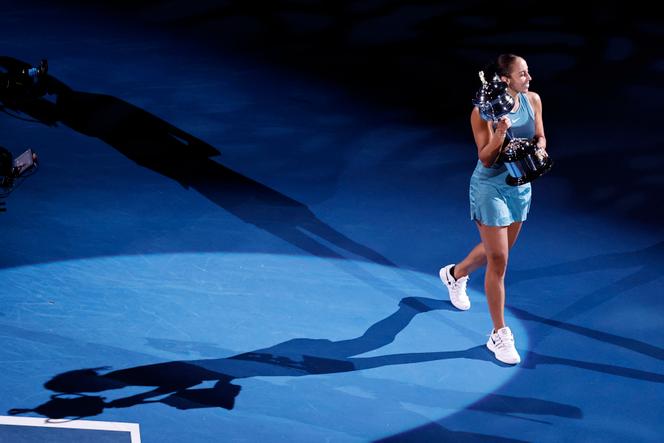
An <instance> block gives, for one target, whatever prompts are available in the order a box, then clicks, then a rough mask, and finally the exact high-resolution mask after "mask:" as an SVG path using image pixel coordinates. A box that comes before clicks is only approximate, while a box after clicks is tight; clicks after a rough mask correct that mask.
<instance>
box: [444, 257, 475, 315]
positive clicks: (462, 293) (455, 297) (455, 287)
mask: <svg viewBox="0 0 664 443" xmlns="http://www.w3.org/2000/svg"><path fill="white" fill-rule="evenodd" d="M452 266H454V264H451V265H447V266H445V267H444V268H441V269H440V272H439V273H438V274H439V275H440V279H441V280H442V282H443V283H444V284H445V286H447V292H449V293H450V301H451V302H452V304H453V305H454V307H456V308H457V309H461V310H462V311H467V310H468V309H470V299H469V298H468V294H466V284H467V283H468V280H469V277H468V276H465V277H461V278H460V279H458V280H456V279H455V278H454V277H452V274H450V269H452Z"/></svg>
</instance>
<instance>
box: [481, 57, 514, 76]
mask: <svg viewBox="0 0 664 443" xmlns="http://www.w3.org/2000/svg"><path fill="white" fill-rule="evenodd" d="M517 58H521V57H520V56H518V55H514V54H500V55H499V56H498V58H497V59H496V60H494V61H492V62H491V63H489V64H488V65H486V67H485V68H484V76H485V77H486V78H489V79H490V78H492V77H493V76H494V74H498V76H503V75H504V76H506V77H507V76H509V75H510V68H511V67H512V64H513V63H514V62H515V61H516V59H517Z"/></svg>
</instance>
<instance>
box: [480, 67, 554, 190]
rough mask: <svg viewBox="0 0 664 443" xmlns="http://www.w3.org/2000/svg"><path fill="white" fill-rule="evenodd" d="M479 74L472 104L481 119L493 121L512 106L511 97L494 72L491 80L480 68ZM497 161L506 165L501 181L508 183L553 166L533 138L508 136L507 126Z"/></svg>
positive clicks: (527, 178)
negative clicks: (487, 79)
mask: <svg viewBox="0 0 664 443" xmlns="http://www.w3.org/2000/svg"><path fill="white" fill-rule="evenodd" d="M479 76H480V80H481V81H482V87H481V88H480V90H479V91H477V95H476V96H475V99H474V100H473V104H474V105H475V106H477V108H478V109H479V111H480V117H482V119H483V120H486V121H492V122H497V121H498V120H500V119H501V118H502V117H503V116H505V115H507V114H509V113H510V111H511V110H512V108H514V98H513V97H512V96H511V95H510V94H509V93H508V92H507V83H505V82H503V81H501V80H500V77H498V74H495V75H494V76H493V79H492V80H491V82H487V81H486V79H485V78H484V72H483V71H480V72H479ZM498 160H500V161H501V162H503V163H504V164H505V167H506V168H507V172H508V174H509V175H508V176H507V177H506V178H505V182H506V183H507V184H508V185H510V186H519V185H523V184H524V183H528V182H531V181H533V180H535V179H536V178H537V177H539V176H541V175H543V174H545V173H546V172H548V171H549V170H550V169H551V167H552V166H553V161H552V160H551V159H550V158H549V156H548V154H547V153H546V151H545V150H544V149H542V148H539V147H537V145H536V144H535V142H534V141H533V140H528V139H525V138H514V137H512V133H511V131H510V130H509V129H508V130H507V141H506V144H505V145H503V148H502V150H501V152H500V155H499V156H498Z"/></svg>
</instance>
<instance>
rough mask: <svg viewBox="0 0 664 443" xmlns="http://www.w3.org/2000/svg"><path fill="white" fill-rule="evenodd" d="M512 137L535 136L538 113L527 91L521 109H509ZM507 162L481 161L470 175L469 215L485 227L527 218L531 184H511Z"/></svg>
mask: <svg viewBox="0 0 664 443" xmlns="http://www.w3.org/2000/svg"><path fill="white" fill-rule="evenodd" d="M507 116H508V118H509V119H510V120H511V122H512V127H511V128H510V133H511V136H512V138H527V139H532V138H533V137H534V136H535V114H534V112H533V108H532V106H531V105H530V102H529V101H528V97H527V96H526V94H523V93H519V108H518V109H517V110H516V111H514V112H510V113H509V114H508V115H507ZM507 176H508V172H507V168H506V167H505V165H504V164H503V163H502V162H500V161H497V162H496V163H495V164H494V165H492V166H490V167H488V168H487V167H486V166H484V165H483V164H482V162H481V161H479V160H478V161H477V166H475V170H474V171H473V175H472V176H471V177H470V218H471V220H476V221H479V222H480V223H482V224H483V225H485V226H509V225H510V224H512V223H514V222H518V221H524V220H525V219H526V218H527V217H528V210H529V209H530V198H531V189H530V183H526V184H523V185H521V186H510V185H508V184H507V183H505V178H506V177H507Z"/></svg>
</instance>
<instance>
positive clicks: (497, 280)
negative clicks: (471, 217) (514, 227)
mask: <svg viewBox="0 0 664 443" xmlns="http://www.w3.org/2000/svg"><path fill="white" fill-rule="evenodd" d="M478 228H479V230H480V237H482V245H483V246H484V251H485V257H486V263H487V264H486V275H485V277H484V291H485V293H486V298H487V302H488V304H489V312H490V314H491V320H492V321H493V328H494V330H495V331H497V330H498V329H501V328H503V327H505V316H504V309H505V272H506V271H507V260H508V256H509V240H508V235H507V234H508V227H507V226H484V225H479V224H478Z"/></svg>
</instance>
